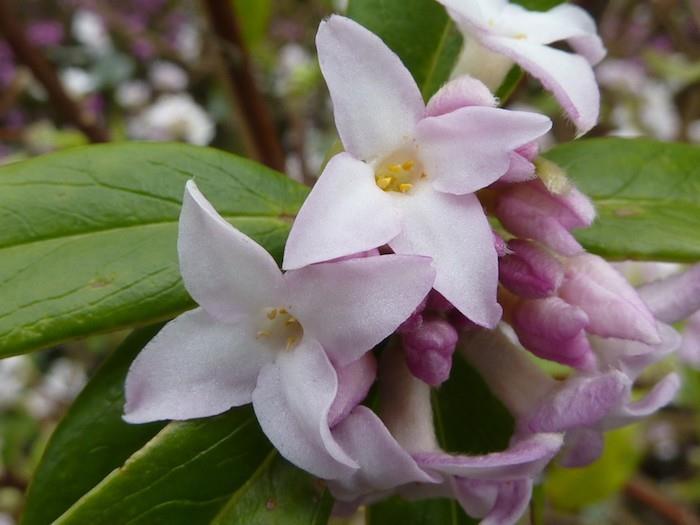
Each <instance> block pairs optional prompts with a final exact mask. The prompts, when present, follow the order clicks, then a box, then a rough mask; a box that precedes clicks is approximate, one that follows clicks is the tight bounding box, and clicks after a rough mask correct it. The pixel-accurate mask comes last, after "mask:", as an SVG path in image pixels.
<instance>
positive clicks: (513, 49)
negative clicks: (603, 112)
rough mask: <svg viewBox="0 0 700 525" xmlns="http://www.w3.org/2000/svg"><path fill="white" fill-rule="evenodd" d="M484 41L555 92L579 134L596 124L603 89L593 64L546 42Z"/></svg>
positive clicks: (488, 38)
mask: <svg viewBox="0 0 700 525" xmlns="http://www.w3.org/2000/svg"><path fill="white" fill-rule="evenodd" d="M481 43H482V44H483V45H484V46H485V47H487V48H489V49H491V50H492V51H495V52H497V53H502V54H504V55H506V56H508V57H510V58H512V59H513V60H514V61H515V62H517V63H518V64H519V65H520V66H521V67H522V68H523V69H524V70H526V71H527V72H528V73H530V74H531V75H532V76H534V77H536V78H537V79H538V80H539V81H540V82H542V85H543V86H544V87H545V89H547V90H549V91H551V92H552V94H553V95H554V97H555V98H556V99H557V100H558V101H559V103H560V104H561V105H562V107H563V108H564V111H565V112H566V114H567V115H568V116H569V118H570V119H571V120H572V121H573V122H574V124H575V125H576V128H577V130H578V134H579V135H583V134H584V133H586V132H587V131H589V130H590V129H591V128H592V127H593V126H595V124H596V122H597V121H598V112H599V109H600V92H599V90H598V84H597V83H596V80H595V76H594V74H593V69H592V68H591V65H590V64H589V63H588V61H586V59H585V58H583V57H581V56H579V55H575V54H573V53H567V52H566V51H560V50H558V49H552V48H549V47H547V46H545V45H541V44H537V43H533V42H528V41H527V40H517V39H514V38H505V37H494V36H488V37H485V38H482V39H481Z"/></svg>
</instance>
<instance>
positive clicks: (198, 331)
mask: <svg viewBox="0 0 700 525" xmlns="http://www.w3.org/2000/svg"><path fill="white" fill-rule="evenodd" d="M246 321H247V320H246V319H242V320H240V321H239V322H236V323H232V324H227V323H222V322H220V321H217V320H215V319H214V318H212V317H211V316H210V315H209V314H208V313H207V312H205V311H204V310H203V309H202V308H197V309H196V310H192V311H191V312H187V313H184V314H182V315H181V316H180V317H178V318H177V319H175V320H174V321H171V322H170V323H168V324H167V325H165V327H164V328H163V329H162V330H161V331H160V332H159V333H158V335H156V336H155V337H154V338H153V339H152V340H151V342H150V343H148V344H147V345H146V347H145V348H144V349H143V350H142V351H141V353H140V354H139V355H138V357H137V358H136V359H135V360H134V362H133V363H132V364H131V368H129V374H128V375H127V377H126V387H125V391H126V405H125V407H124V419H125V420H126V421H128V422H129V423H144V422H147V421H157V420H161V419H192V418H196V417H206V416H213V415H215V414H219V413H221V412H224V411H225V410H228V409H229V408H231V407H233V406H240V405H244V404H246V403H250V400H251V393H252V391H253V389H254V388H255V382H256V380H257V377H258V373H259V372H260V369H261V368H262V367H263V366H264V365H265V364H266V363H269V362H271V361H272V359H273V357H274V354H273V353H272V352H271V351H270V350H269V349H268V348H267V347H265V346H263V344H262V343H260V342H259V341H257V340H256V339H255V332H254V331H253V330H254V327H253V325H252V323H246Z"/></svg>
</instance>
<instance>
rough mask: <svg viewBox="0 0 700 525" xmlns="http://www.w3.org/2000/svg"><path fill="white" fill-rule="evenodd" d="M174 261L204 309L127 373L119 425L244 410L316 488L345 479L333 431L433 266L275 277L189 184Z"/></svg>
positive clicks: (344, 459)
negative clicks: (316, 479) (322, 481)
mask: <svg viewBox="0 0 700 525" xmlns="http://www.w3.org/2000/svg"><path fill="white" fill-rule="evenodd" d="M178 250H179V256H180V269H181V272H182V276H183V279H184V282H185V287H186V288H187V290H188V291H189V293H190V295H191V296H192V297H193V298H194V300H195V301H196V302H197V303H199V305H200V307H199V308H197V309H195V310H192V311H190V312H187V313H185V314H183V315H181V316H180V317H178V318H177V319H175V320H174V321H171V322H170V323H168V324H167V325H166V326H165V327H164V328H163V329H162V330H161V331H160V333H159V334H158V335H157V336H156V337H155V338H154V339H153V340H152V341H151V342H150V343H149V344H148V345H147V346H146V347H145V348H144V350H143V351H142V352H141V353H140V354H139V356H138V357H137V358H136V360H135V361H134V362H133V364H132V365H131V368H130V370H129V374H128V376H127V379H126V406H125V409H124V411H125V415H124V419H125V420H126V421H129V422H132V423H141V422H146V421H155V420H161V419H191V418H198V417H206V416H212V415H214V414H218V413H221V412H224V411H225V410H228V409H229V408H231V407H234V406H240V405H244V404H247V403H250V402H251V401H252V403H253V408H254V409H255V413H256V415H257V417H258V420H259V421H260V425H261V427H262V429H263V431H264V432H265V433H266V434H267V436H268V437H269V438H270V441H271V442H272V443H273V444H274V445H275V447H276V448H277V449H278V450H279V451H280V453H281V454H282V455H283V456H285V457H286V458H287V459H289V460H290V461H291V462H293V463H295V464H296V465H298V466H300V467H301V468H303V469H305V470H307V471H309V472H311V473H313V474H315V475H317V476H320V477H324V478H329V479H333V478H337V477H341V476H347V475H349V474H350V473H351V472H352V471H354V470H355V469H356V468H357V463H356V462H355V460H354V459H352V458H351V457H350V456H348V454H346V453H345V451H343V450H342V448H341V447H340V446H339V445H338V443H337V442H336V440H335V439H334V438H333V437H332V435H331V432H330V428H329V427H330V424H331V423H333V422H335V421H336V420H338V419H339V418H342V417H343V415H345V414H347V413H348V412H349V410H350V409H351V408H352V407H353V406H354V405H355V404H357V402H359V400H360V399H361V398H362V397H364V395H365V394H366V392H367V389H368V388H369V384H371V382H372V380H373V377H374V376H373V367H372V362H371V360H370V361H367V360H366V359H364V360H362V361H361V362H359V363H357V361H358V360H359V359H361V358H363V356H364V355H365V353H366V352H367V351H369V350H370V349H371V348H372V347H374V346H375V345H376V344H377V343H379V342H380V341H381V340H382V339H384V338H385V337H387V336H388V335H390V334H391V333H392V332H393V331H394V330H396V328H397V327H398V326H399V325H400V324H401V323H402V322H403V321H404V320H405V319H406V318H407V317H408V316H409V315H410V314H411V312H413V311H414V310H415V308H416V306H417V305H418V304H419V303H420V302H421V301H422V300H423V298H424V297H425V295H426V294H427V293H428V291H429V290H430V288H431V286H432V283H433V279H434V275H435V273H434V270H433V269H432V268H431V266H430V260H429V259H427V258H425V257H417V256H402V255H384V256H376V257H366V258H358V259H351V260H345V261H341V262H333V263H325V264H317V265H313V266H309V267H306V268H303V269H300V270H295V271H290V272H287V273H285V274H282V272H281V271H280V270H279V268H278V267H277V264H276V263H275V261H274V260H273V258H272V257H271V256H270V254H268V253H267V252H266V251H265V249H264V248H262V247H261V246H260V245H258V244H256V243H255V242H254V241H253V240H251V239H250V238H248V237H246V236H245V235H244V234H242V233H241V232H239V231H238V230H237V229H235V228H234V227H233V226H231V225H230V224H229V223H228V222H226V221H225V220H224V219H223V218H222V217H221V216H219V215H218V214H217V213H216V211H215V210H214V208H213V207H212V206H211V205H210V204H209V202H207V201H206V199H205V198H204V196H203V195H202V194H201V193H200V192H199V190H198V189H197V187H196V186H195V184H194V183H193V182H192V181H190V182H188V183H187V189H186V192H185V197H184V202H183V207H182V213H181V216H180V232H179V239H178ZM353 363H355V364H353ZM336 370H338V372H336ZM339 376H340V378H341V382H342V384H341V386H340V389H339V386H338V383H339V379H338V378H339ZM343 385H345V386H343Z"/></svg>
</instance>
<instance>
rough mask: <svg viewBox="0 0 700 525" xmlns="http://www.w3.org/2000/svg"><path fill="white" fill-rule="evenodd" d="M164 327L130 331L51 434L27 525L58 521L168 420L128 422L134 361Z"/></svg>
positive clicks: (33, 485) (34, 484)
mask: <svg viewBox="0 0 700 525" xmlns="http://www.w3.org/2000/svg"><path fill="white" fill-rule="evenodd" d="M158 328H159V327H149V328H143V329H141V330H138V331H136V332H134V333H133V334H132V335H131V336H129V337H128V338H127V339H126V341H124V343H122V345H121V346H120V347H119V348H117V350H116V351H115V352H114V353H113V354H112V356H111V357H110V358H109V359H107V361H105V363H104V364H103V365H102V367H101V368H100V369H99V370H98V371H97V373H96V374H95V376H94V377H93V378H92V380H91V381H90V382H89V383H88V385H87V386H86V387H85V388H84V389H83V391H82V392H81V393H80V395H79V396H78V398H77V399H76V400H75V401H74V402H73V405H72V406H71V408H70V410H69V411H68V413H67V414H66V415H65V416H64V417H63V420H62V421H61V422H60V423H59V425H58V427H56V429H55V430H54V432H53V434H52V435H51V439H50V441H49V443H48V445H47V446H46V449H45V451H44V454H43V456H42V459H41V462H40V463H39V466H38V467H37V469H36V471H35V472H34V477H33V479H32V483H31V486H30V487H29V493H28V496H27V502H26V505H25V510H24V515H23V516H22V525H45V524H47V523H51V522H53V520H55V519H56V518H58V517H59V516H60V515H61V514H63V512H65V511H66V510H67V509H68V508H69V507H70V506H71V505H72V504H73V503H75V502H76V501H77V500H78V499H79V498H80V497H81V496H82V495H83V494H85V493H86V492H87V491H88V490H90V489H91V488H93V487H94V486H95V485H97V484H98V483H99V482H100V481H101V480H102V479H103V478H104V477H105V476H106V475H107V474H109V473H110V472H111V471H112V470H114V469H116V468H118V467H120V466H121V465H122V464H123V463H124V461H125V460H126V459H127V458H128V457H129V456H130V455H131V454H132V453H134V452H135V451H136V450H138V449H140V448H141V447H142V446H143V445H144V444H146V443H147V442H148V441H149V440H150V439H151V438H152V437H153V436H155V435H156V434H157V433H158V432H159V431H160V430H161V429H162V428H163V426H164V425H165V424H164V423H150V424H147V425H129V424H127V423H125V422H124V421H122V418H121V415H122V413H123V407H124V379H125V378H126V372H127V370H128V369H129V365H130V364H131V361H132V360H133V359H134V358H135V357H136V355H137V354H138V352H139V351H140V350H141V348H143V346H144V345H145V344H146V343H147V342H148V341H149V340H150V339H151V338H152V337H153V336H154V335H155V334H156V332H157V331H158Z"/></svg>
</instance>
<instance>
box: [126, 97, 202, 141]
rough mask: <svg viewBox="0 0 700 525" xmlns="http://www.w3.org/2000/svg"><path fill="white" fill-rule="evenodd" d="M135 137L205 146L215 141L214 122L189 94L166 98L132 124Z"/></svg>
mask: <svg viewBox="0 0 700 525" xmlns="http://www.w3.org/2000/svg"><path fill="white" fill-rule="evenodd" d="M128 132H129V136H130V137H131V138H135V139H142V140H183V141H185V142H189V143H190V144H197V145H199V146H205V145H207V144H209V143H210V142H211V140H212V139H213V138H214V132H215V127H214V122H213V121H212V120H211V118H210V117H209V115H208V114H207V112H206V111H205V110H204V109H203V108H202V107H201V106H200V105H199V104H197V103H196V102H195V101H194V100H192V97H190V96H189V95H187V94H184V93H183V94H179V95H162V96H160V97H159V98H158V100H157V101H156V102H155V104H153V105H152V106H149V107H148V108H146V109H144V110H143V111H142V112H141V113H139V114H138V115H136V116H135V117H133V118H132V119H131V120H130V121H129V123H128Z"/></svg>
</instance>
